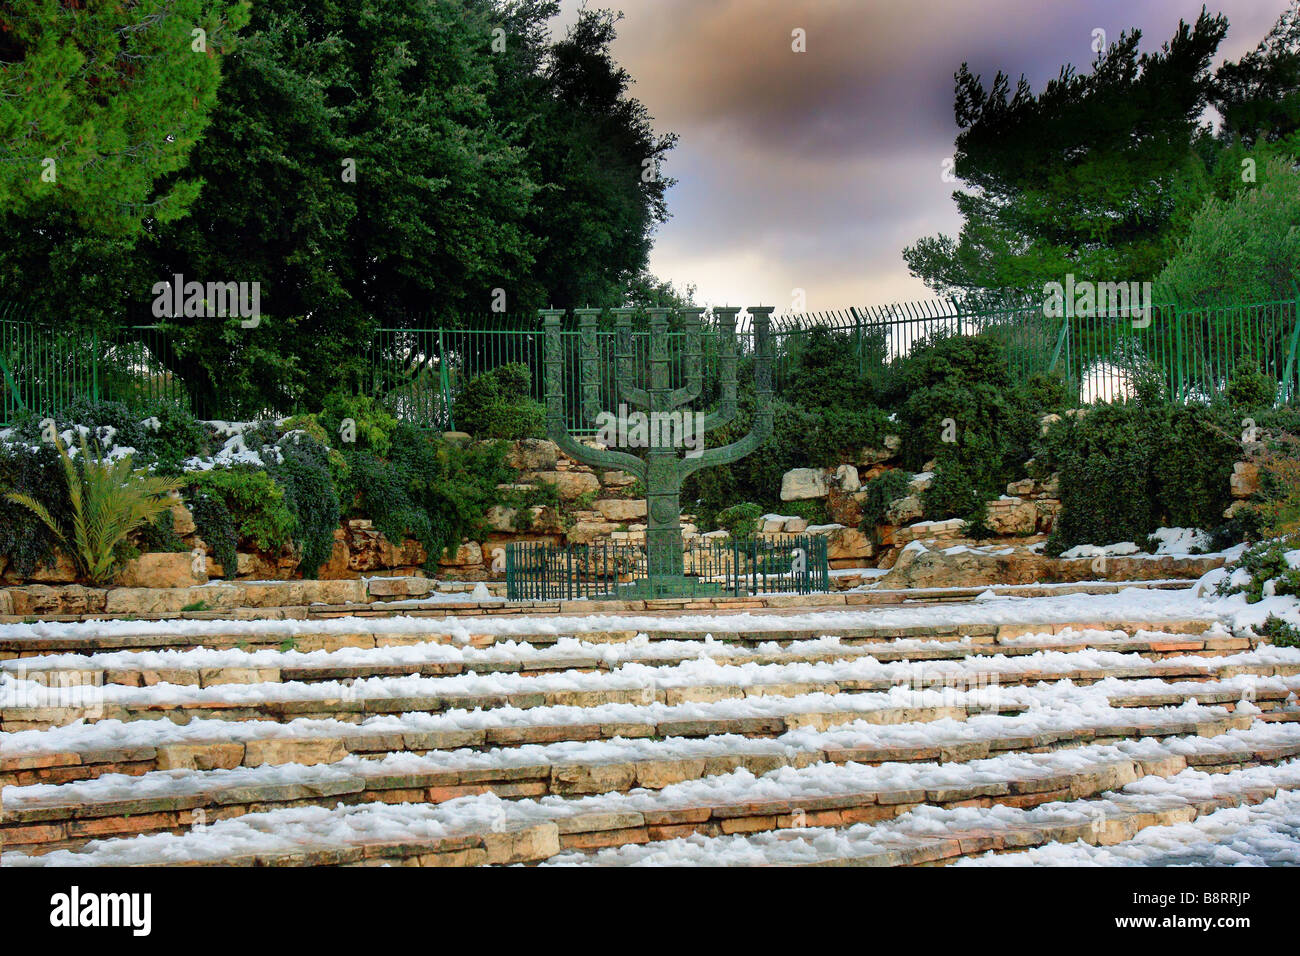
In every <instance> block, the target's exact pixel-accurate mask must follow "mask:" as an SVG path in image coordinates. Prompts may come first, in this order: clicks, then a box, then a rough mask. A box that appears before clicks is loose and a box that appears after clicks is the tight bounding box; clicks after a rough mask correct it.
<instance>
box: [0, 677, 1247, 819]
mask: <svg viewBox="0 0 1300 956" xmlns="http://www.w3.org/2000/svg"><path fill="white" fill-rule="evenodd" d="M1044 702H1045V700H1044ZM788 703H799V702H797V701H796V702H788ZM821 703H823V705H830V704H832V703H834V701H833V700H831V699H827V700H825V701H824V702H821ZM1040 704H1041V702H1040ZM813 706H815V705H813ZM719 709H720V708H716V707H712V706H699V705H696V706H693V707H686V708H663V709H662V710H661V713H663V712H665V711H666V712H667V713H668V714H669V715H671V716H673V717H677V718H679V719H680V720H681V721H682V722H686V721H691V720H699V719H700V718H699V716H698V715H700V714H705V715H712V714H716V713H717V711H718V710H719ZM684 713H693V714H695V716H694V717H693V718H686V717H682V716H681V715H682V714H684ZM796 713H797V711H796ZM458 716H460V717H462V718H463V719H464V724H463V725H462V727H463V729H468V728H470V727H473V725H474V724H475V723H477V722H478V721H476V718H480V717H482V716H484V715H481V714H472V713H471V714H464V715H458ZM625 722H626V721H625ZM147 723H150V724H152V723H155V722H147ZM262 723H263V722H260V721H259V722H253V723H251V724H247V725H236V727H234V728H232V729H233V730H236V731H238V730H240V729H241V728H244V733H245V739H244V742H245V743H247V742H248V741H251V740H257V739H259V738H257V737H255V736H253V734H254V733H255V732H256V730H257V728H258V727H259V726H260V725H261V724H262ZM1248 723H1249V717H1245V716H1239V717H1235V718H1234V717H1229V715H1228V714H1227V712H1226V711H1225V710H1224V709H1223V708H1218V707H1213V708H1207V707H1198V706H1194V705H1193V706H1183V707H1178V708H1166V709H1161V710H1150V711H1134V710H1123V711H1120V710H1114V709H1111V708H1109V707H1108V706H1106V704H1105V701H1104V698H1094V699H1093V700H1091V701H1077V700H1072V701H1066V702H1063V704H1062V706H1060V707H1057V708H1052V709H1047V708H1046V707H1043V706H1041V705H1040V706H1039V707H1038V708H1037V709H1035V710H1031V711H1029V712H1028V713H1026V714H1024V715H1021V716H1018V717H972V718H970V719H969V720H966V721H960V720H953V719H951V718H945V719H940V720H937V721H935V722H934V723H929V724H896V725H883V726H882V725H876V724H869V723H864V722H862V721H856V722H852V723H846V724H844V725H843V726H841V727H839V728H837V729H834V730H827V731H819V730H814V729H800V730H791V731H788V732H786V733H783V734H781V735H780V736H774V737H769V738H759V739H755V738H750V737H742V736H737V735H734V734H725V733H715V734H713V735H711V736H709V737H707V738H705V739H702V740H694V739H689V738H684V737H670V738H668V739H665V740H627V739H624V738H621V737H616V738H613V739H611V740H607V741H596V742H592V741H585V742H584V741H564V742H560V743H555V744H548V745H535V744H532V745H521V746H518V747H513V748H500V749H492V750H488V751H485V752H478V751H474V750H467V749H456V750H447V751H432V752H430V753H429V754H428V755H426V756H424V757H417V756H415V755H413V754H410V753H404V752H401V751H398V752H394V753H390V754H388V755H387V756H385V757H383V758H382V759H378V760H375V759H371V760H366V759H362V758H360V757H358V756H355V755H353V756H345V752H344V748H343V747H338V748H337V749H336V750H333V751H322V752H323V753H325V756H323V757H322V758H321V759H320V760H319V761H318V762H317V763H313V764H312V766H318V765H322V764H324V765H328V766H330V767H332V768H335V769H338V768H340V767H342V768H345V769H348V770H350V771H352V772H354V773H356V774H358V775H360V776H361V777H362V778H377V777H383V776H387V775H390V774H392V773H404V774H419V773H427V774H435V775H443V776H445V775H447V774H449V773H450V774H454V775H457V778H456V779H453V780H451V781H450V782H451V783H459V782H461V781H460V779H459V775H465V774H469V773H471V772H474V773H475V776H476V779H482V780H484V781H487V780H488V779H489V777H488V775H487V774H486V773H483V771H491V770H495V771H498V772H500V774H501V778H502V779H511V778H512V775H511V774H510V773H509V771H511V770H515V769H518V768H520V767H528V768H530V769H532V770H534V771H538V772H539V773H542V774H545V773H546V768H553V767H557V766H589V765H601V764H605V765H611V764H635V763H650V762H657V763H660V764H669V763H678V762H682V761H698V760H700V759H701V758H712V757H722V756H729V757H737V758H741V759H743V758H744V757H752V756H763V757H767V758H770V760H771V762H773V763H780V764H785V765H797V764H801V763H808V762H812V761H820V760H830V761H834V762H838V763H842V762H846V761H850V760H852V761H859V762H868V761H870V762H884V761H900V760H914V761H927V760H929V761H935V760H942V761H945V762H952V761H961V760H967V759H972V758H975V757H986V756H988V755H989V753H990V751H991V750H997V751H1007V750H1011V749H1014V748H1015V747H1016V746H1017V745H1021V746H1025V745H1028V746H1035V747H1040V748H1041V747H1047V746H1051V745H1055V744H1060V743H1088V742H1090V741H1091V740H1092V739H1094V738H1096V737H1103V738H1110V737H1123V736H1126V735H1135V736H1137V735H1142V736H1153V737H1154V736H1167V735H1173V734H1187V733H1197V732H1200V733H1214V734H1216V735H1217V734H1221V733H1222V732H1224V731H1226V730H1227V729H1228V727H1229V726H1233V725H1235V726H1238V727H1243V726H1245V725H1247V724H1248ZM122 726H123V727H125V728H126V729H128V730H130V729H131V728H133V727H134V726H135V725H122ZM270 726H271V727H272V728H275V729H281V730H282V729H283V728H279V727H278V725H270ZM668 727H669V723H668V721H667V720H664V721H661V722H659V723H658V724H655V723H651V724H650V728H651V729H660V728H664V729H667V728H668ZM177 729H178V730H182V731H186V730H188V728H177ZM205 729H206V728H205ZM351 729H353V730H355V729H356V728H351ZM374 730H375V732H379V730H378V728H374ZM200 732H202V731H200ZM207 732H208V734H209V735H210V734H211V731H207ZM334 732H335V733H336V734H337V733H338V729H335V731H334ZM394 732H400V733H401V734H402V735H403V736H404V737H410V738H412V740H413V742H417V743H418V742H424V743H428V742H431V741H429V740H427V739H426V740H424V741H420V739H419V738H420V737H422V736H423V737H425V738H428V737H431V736H432V735H434V734H439V733H441V734H447V735H448V736H450V730H449V729H448V728H447V727H445V726H441V727H439V722H438V720H437V718H430V717H427V716H424V715H412V717H411V718H410V719H409V720H407V721H404V722H397V721H392V720H389V721H388V722H387V725H386V727H385V728H384V730H383V731H382V733H384V734H387V735H391V734H393V733H394ZM36 736H38V737H39V736H40V735H36ZM177 736H178V737H181V739H186V738H187V737H188V738H189V739H190V740H194V739H195V738H194V737H192V736H190V735H189V734H178V735H177ZM282 736H283V735H282V734H273V735H272V736H271V737H269V738H261V739H276V738H281V737H282ZM304 736H307V735H304ZM232 737H233V739H231V740H229V741H219V739H218V740H216V741H214V740H213V737H212V736H208V737H207V738H206V739H207V741H208V742H209V743H213V744H214V745H215V746H216V747H219V748H220V747H225V748H229V747H230V746H231V745H233V744H235V743H236V742H237V741H238V736H237V735H232ZM136 739H137V740H139V739H140V738H139V737H137V738H136ZM318 739H328V738H318ZM155 740H156V739H155ZM118 743H119V744H121V743H122V741H121V740H120V738H119V739H118ZM397 745H398V746H400V743H399V744H397ZM155 746H164V747H165V746H166V744H158V743H157V742H155ZM249 751H250V752H249V756H250V757H252V753H253V751H252V748H249ZM292 753H293V751H290V754H292ZM408 757H409V758H411V759H410V760H407V759H406V758H408ZM538 768H541V770H538ZM261 769H262V767H261V766H255V765H253V764H252V763H250V764H248V765H246V766H245V767H243V768H240V773H242V771H243V770H248V771H250V772H247V773H242V775H240V773H237V772H236V771H235V770H233V769H226V770H221V771H201V770H192V769H191V770H161V771H154V772H152V773H146V774H144V775H143V776H131V775H125V774H111V775H105V776H101V777H98V778H96V779H94V780H91V781H84V782H69V783H63V784H31V785H26V786H11V787H6V788H4V790H3V797H4V805H5V806H6V807H7V808H8V809H9V811H10V812H11V813H14V812H18V813H20V814H21V811H23V810H25V809H27V808H29V807H32V806H48V805H53V804H54V803H59V804H62V805H73V804H84V803H91V802H111V801H114V800H128V799H140V798H143V797H147V796H149V795H153V794H156V793H161V792H162V791H159V790H157V788H158V787H160V786H161V787H163V789H164V790H165V789H166V784H165V781H173V782H175V783H176V786H177V787H180V788H181V789H178V790H176V791H175V794H174V795H189V794H192V793H198V792H212V791H216V790H220V789H223V788H226V787H243V786H260V785H263V784H279V783H286V782H290V781H288V780H286V779H282V778H281V777H279V776H277V774H276V773H275V772H274V771H270V770H267V771H266V772H264V773H259V772H254V771H260V770H261ZM706 769H707V768H706V767H704V766H700V767H697V768H695V770H696V775H697V776H698V775H703V774H704V773H705V772H706ZM286 772H291V773H297V772H298V771H295V770H292V769H291V770H290V771H286ZM679 772H681V771H680V770H679ZM534 775H536V774H534ZM666 776H667V774H666V772H665V770H664V769H662V768H658V769H654V770H651V771H649V772H648V773H646V774H644V775H643V776H642V777H641V778H636V777H635V775H634V778H633V779H635V782H636V783H638V784H639V785H642V786H646V785H648V784H649V783H650V782H653V781H654V780H655V779H659V780H664V779H666ZM322 779H326V780H330V779H333V777H332V776H331V775H330V774H329V773H327V772H326V773H323V774H322ZM311 780H312V777H311V775H310V773H307V774H306V775H300V776H298V777H297V778H295V780H294V781H293V782H297V783H306V782H310V781H311ZM159 781H164V783H162V784H160V783H159ZM630 782H631V781H629V783H630Z"/></svg>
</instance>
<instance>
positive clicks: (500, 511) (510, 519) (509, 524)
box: [486, 505, 519, 532]
mask: <svg viewBox="0 0 1300 956" xmlns="http://www.w3.org/2000/svg"><path fill="white" fill-rule="evenodd" d="M518 516H519V509H518V508H507V507H505V506H504V505H493V506H492V507H491V508H489V509H488V513H487V518H486V520H487V526H488V527H489V528H491V529H492V530H493V531H506V532H508V531H514V530H515V519H516V518H517V517H518Z"/></svg>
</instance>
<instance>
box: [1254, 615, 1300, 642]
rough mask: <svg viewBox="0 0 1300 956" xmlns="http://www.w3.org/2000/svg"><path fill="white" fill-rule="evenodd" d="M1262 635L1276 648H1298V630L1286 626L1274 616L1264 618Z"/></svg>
mask: <svg viewBox="0 0 1300 956" xmlns="http://www.w3.org/2000/svg"><path fill="white" fill-rule="evenodd" d="M1262 633H1263V635H1264V636H1265V637H1267V638H1268V639H1269V640H1270V641H1272V642H1273V643H1274V644H1276V645H1277V646H1278V647H1300V628H1297V627H1296V626H1295V625H1294V624H1288V623H1287V622H1286V621H1284V620H1282V618H1280V617H1278V616H1277V615H1276V614H1270V615H1269V616H1268V617H1267V618H1265V620H1264V627H1263V628H1262Z"/></svg>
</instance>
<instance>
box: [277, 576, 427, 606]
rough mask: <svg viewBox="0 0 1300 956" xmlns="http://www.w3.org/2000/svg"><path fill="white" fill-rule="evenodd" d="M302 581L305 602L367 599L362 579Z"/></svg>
mask: <svg viewBox="0 0 1300 956" xmlns="http://www.w3.org/2000/svg"><path fill="white" fill-rule="evenodd" d="M416 580H422V579H416ZM301 583H302V603H303V604H362V603H364V602H365V600H366V585H365V582H363V581H360V580H346V581H316V580H306V581H303V582H301Z"/></svg>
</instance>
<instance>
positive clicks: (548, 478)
mask: <svg viewBox="0 0 1300 956" xmlns="http://www.w3.org/2000/svg"><path fill="white" fill-rule="evenodd" d="M527 480H530V481H539V482H543V483H545V484H548V485H554V486H555V490H556V491H557V492H559V495H560V500H561V501H576V500H577V499H578V498H581V497H582V496H583V495H587V494H593V495H594V494H598V493H599V492H600V479H598V478H597V477H596V476H595V475H593V474H589V473H587V472H583V471H539V472H533V473H529V475H528V479H527Z"/></svg>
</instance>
